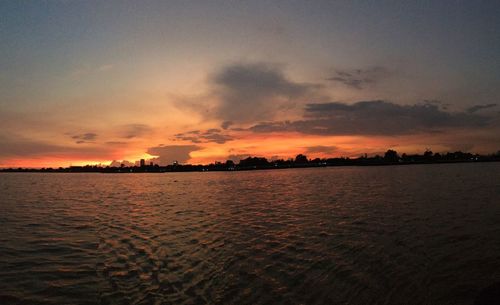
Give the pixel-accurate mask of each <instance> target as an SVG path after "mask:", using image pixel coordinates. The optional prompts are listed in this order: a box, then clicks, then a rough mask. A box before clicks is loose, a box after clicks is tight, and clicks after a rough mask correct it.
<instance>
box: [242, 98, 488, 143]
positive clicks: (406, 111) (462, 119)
mask: <svg viewBox="0 0 500 305" xmlns="http://www.w3.org/2000/svg"><path fill="white" fill-rule="evenodd" d="M491 121H492V118H491V117H487V116H483V115H479V114H473V113H467V112H446V111H443V110H441V109H440V108H439V107H438V106H436V105H433V104H428V103H425V104H416V105H398V104H394V103H390V102H386V101H362V102H357V103H355V104H344V103H339V102H332V103H324V104H308V105H306V108H305V115H304V119H302V120H298V121H291V122H290V121H284V122H267V123H266V122H264V123H260V124H257V125H254V126H253V127H251V128H250V130H252V131H255V132H275V131H293V132H301V133H305V134H315V135H400V134H414V133H419V132H439V131H441V130H443V129H446V128H478V127H484V126H487V125H488V124H489V123H490V122H491Z"/></svg>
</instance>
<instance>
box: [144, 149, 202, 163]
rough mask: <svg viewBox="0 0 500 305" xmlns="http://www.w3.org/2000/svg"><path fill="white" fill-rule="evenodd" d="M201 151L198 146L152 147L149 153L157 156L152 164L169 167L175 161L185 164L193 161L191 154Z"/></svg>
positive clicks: (152, 160)
mask: <svg viewBox="0 0 500 305" xmlns="http://www.w3.org/2000/svg"><path fill="white" fill-rule="evenodd" d="M201 149H202V147H200V146H196V145H165V146H156V147H150V148H148V150H147V153H148V154H150V155H152V156H156V158H153V159H151V160H150V161H151V162H154V163H157V164H160V165H168V164H172V163H173V162H174V161H177V162H179V163H185V162H187V161H188V160H189V159H191V156H190V153H191V152H193V151H197V150H201Z"/></svg>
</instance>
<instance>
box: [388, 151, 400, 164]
mask: <svg viewBox="0 0 500 305" xmlns="http://www.w3.org/2000/svg"><path fill="white" fill-rule="evenodd" d="M384 159H385V160H386V161H389V162H398V160H399V155H398V152H397V151H395V150H392V149H389V150H388V151H386V152H385V155H384Z"/></svg>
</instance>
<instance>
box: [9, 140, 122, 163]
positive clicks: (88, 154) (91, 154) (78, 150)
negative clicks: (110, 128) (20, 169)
mask: <svg viewBox="0 0 500 305" xmlns="http://www.w3.org/2000/svg"><path fill="white" fill-rule="evenodd" d="M111 153H112V151H111V150H110V149H109V148H106V147H100V146H98V147H73V146H63V145H56V144H52V143H48V142H44V141H40V140H33V139H26V138H19V137H13V136H2V135H0V157H2V158H15V157H72V156H77V157H81V158H89V159H93V158H106V157H107V156H109V155H110V154H111Z"/></svg>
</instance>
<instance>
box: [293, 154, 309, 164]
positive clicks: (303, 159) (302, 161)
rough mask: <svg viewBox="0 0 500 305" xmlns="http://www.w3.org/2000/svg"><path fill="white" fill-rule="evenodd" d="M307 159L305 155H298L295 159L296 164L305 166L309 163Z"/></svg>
mask: <svg viewBox="0 0 500 305" xmlns="http://www.w3.org/2000/svg"><path fill="white" fill-rule="evenodd" d="M307 162H308V161H307V157H306V156H305V155H303V154H298V155H297V156H296V157H295V163H296V164H305V163H307Z"/></svg>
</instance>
